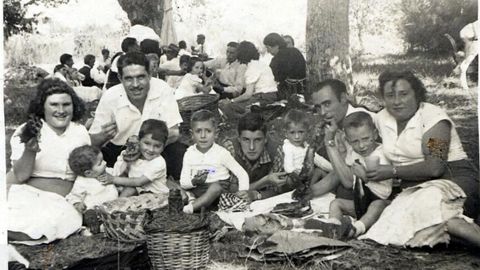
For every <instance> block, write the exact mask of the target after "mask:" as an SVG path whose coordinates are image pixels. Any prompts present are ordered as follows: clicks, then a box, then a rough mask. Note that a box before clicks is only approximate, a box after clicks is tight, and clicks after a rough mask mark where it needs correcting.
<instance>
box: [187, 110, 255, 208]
mask: <svg viewBox="0 0 480 270" xmlns="http://www.w3.org/2000/svg"><path fill="white" fill-rule="evenodd" d="M190 125H191V128H192V137H193V141H194V142H195V144H194V145H192V146H190V147H189V148H188V149H187V151H186V152H185V156H184V157H183V167H182V173H181V176H180V185H181V187H182V188H184V189H186V190H188V191H190V192H191V193H193V195H194V196H195V197H196V199H195V200H193V201H192V202H190V203H189V204H188V205H186V206H185V207H184V208H183V211H184V212H185V213H193V212H194V211H197V210H199V209H201V208H202V207H208V206H210V205H211V204H212V203H213V202H214V201H215V200H216V199H217V198H218V197H220V194H222V193H225V192H229V188H230V181H229V179H230V172H232V173H233V174H234V175H235V176H236V177H237V178H238V188H239V190H248V188H249V184H250V182H249V178H248V174H247V172H246V171H245V170H244V169H243V168H242V166H240V164H238V162H237V161H236V160H235V158H234V157H233V156H232V155H231V154H230V152H229V151H228V150H227V149H225V148H223V147H222V146H220V145H218V144H216V143H215V137H216V135H217V119H216V118H215V115H214V114H213V113H212V112H210V111H207V110H200V111H197V112H195V113H194V114H193V115H192V120H191V124H190Z"/></svg>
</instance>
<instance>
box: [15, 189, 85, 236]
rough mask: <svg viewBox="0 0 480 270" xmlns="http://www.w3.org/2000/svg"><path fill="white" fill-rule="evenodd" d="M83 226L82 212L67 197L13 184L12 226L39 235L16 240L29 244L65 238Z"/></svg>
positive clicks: (31, 234)
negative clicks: (29, 239)
mask: <svg viewBox="0 0 480 270" xmlns="http://www.w3.org/2000/svg"><path fill="white" fill-rule="evenodd" d="M81 227H82V215H81V214H80V213H78V212H77V210H76V209H75V208H74V207H73V206H72V205H71V204H70V203H68V202H67V200H66V199H65V198H64V197H62V196H60V195H58V194H56V193H53V192H47V191H43V190H40V189H37V188H34V187H32V186H29V185H26V184H22V185H12V186H11V187H10V190H9V192H8V230H9V231H13V232H21V233H24V234H26V235H28V236H29V237H30V238H32V239H38V240H32V241H16V242H15V243H21V244H25V245H37V244H43V243H50V242H52V241H54V240H57V239H65V238H66V237H68V236H69V235H71V234H72V233H74V232H76V231H77V230H79V229H80V228H81Z"/></svg>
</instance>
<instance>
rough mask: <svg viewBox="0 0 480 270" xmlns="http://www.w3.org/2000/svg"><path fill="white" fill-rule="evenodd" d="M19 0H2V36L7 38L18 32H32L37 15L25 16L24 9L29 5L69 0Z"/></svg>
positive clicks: (60, 2) (51, 3)
mask: <svg viewBox="0 0 480 270" xmlns="http://www.w3.org/2000/svg"><path fill="white" fill-rule="evenodd" d="M22 2H24V1H21V0H4V1H3V38H4V40H7V39H8V38H9V37H10V36H12V35H15V34H19V33H33V32H34V31H35V26H36V25H37V23H38V21H37V16H38V14H34V15H33V16H32V17H26V9H27V8H28V6H30V5H38V4H43V5H45V6H47V7H55V6H58V5H61V4H66V3H68V2H69V0H30V1H28V2H26V3H22Z"/></svg>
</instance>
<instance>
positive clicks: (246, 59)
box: [237, 41, 260, 64]
mask: <svg viewBox="0 0 480 270" xmlns="http://www.w3.org/2000/svg"><path fill="white" fill-rule="evenodd" d="M259 58H260V54H259V53H258V50H257V48H256V47H255V45H253V43H251V42H250V41H242V42H240V44H238V47H237V60H238V62H240V63H242V64H248V63H250V61H252V60H258V59H259Z"/></svg>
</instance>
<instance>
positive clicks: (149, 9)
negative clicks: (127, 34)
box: [118, 0, 164, 36]
mask: <svg viewBox="0 0 480 270" xmlns="http://www.w3.org/2000/svg"><path fill="white" fill-rule="evenodd" d="M118 3H119V4H120V6H121V7H122V9H123V10H124V11H125V12H127V15H128V19H129V20H130V22H132V25H133V23H134V22H139V23H140V24H141V25H145V26H148V27H150V28H152V29H153V30H154V31H155V33H157V35H158V36H161V34H162V21H163V14H164V0H118Z"/></svg>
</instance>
